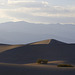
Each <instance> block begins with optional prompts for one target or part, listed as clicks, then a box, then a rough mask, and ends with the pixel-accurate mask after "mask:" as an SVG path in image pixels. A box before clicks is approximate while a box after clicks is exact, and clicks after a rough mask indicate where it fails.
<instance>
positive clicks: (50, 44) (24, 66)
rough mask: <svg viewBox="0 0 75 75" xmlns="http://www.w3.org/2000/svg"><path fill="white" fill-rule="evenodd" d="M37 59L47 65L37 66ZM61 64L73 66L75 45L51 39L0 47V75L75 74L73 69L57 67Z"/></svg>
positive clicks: (74, 62) (74, 63)
mask: <svg viewBox="0 0 75 75" xmlns="http://www.w3.org/2000/svg"><path fill="white" fill-rule="evenodd" d="M38 58H42V59H48V60H49V61H48V64H45V65H44V64H37V63H36V60H37V59H38ZM62 63H63V64H66V63H67V64H72V65H73V66H74V65H75V44H66V43H63V42H60V41H57V40H53V39H52V40H43V41H39V42H35V43H30V44H27V45H0V75H6V74H7V75H74V74H75V67H71V68H70V67H68V68H67V67H66V68H65V67H63V68H62V67H60V68H59V67H57V65H58V64H62Z"/></svg>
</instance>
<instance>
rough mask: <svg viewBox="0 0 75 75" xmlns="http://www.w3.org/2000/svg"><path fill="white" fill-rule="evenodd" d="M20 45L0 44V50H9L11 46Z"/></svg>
mask: <svg viewBox="0 0 75 75" xmlns="http://www.w3.org/2000/svg"><path fill="white" fill-rule="evenodd" d="M21 46H22V45H0V52H4V51H6V50H10V49H13V48H17V47H21Z"/></svg>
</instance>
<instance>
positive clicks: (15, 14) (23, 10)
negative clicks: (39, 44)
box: [0, 0, 75, 23]
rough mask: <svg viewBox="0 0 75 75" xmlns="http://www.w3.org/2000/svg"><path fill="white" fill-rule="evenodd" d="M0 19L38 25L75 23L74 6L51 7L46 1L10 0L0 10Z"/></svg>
mask: <svg viewBox="0 0 75 75" xmlns="http://www.w3.org/2000/svg"><path fill="white" fill-rule="evenodd" d="M0 14H1V15H0V17H2V18H4V17H5V18H6V17H7V18H9V19H11V20H12V21H21V20H22V21H27V22H36V23H75V22H74V19H75V7H74V6H70V7H69V6H64V7H63V6H51V5H50V4H49V2H46V1H36V0H28V1H26V0H22V1H21V0H17V1H16V0H14V1H12V0H9V1H8V4H7V5H3V7H2V8H0Z"/></svg>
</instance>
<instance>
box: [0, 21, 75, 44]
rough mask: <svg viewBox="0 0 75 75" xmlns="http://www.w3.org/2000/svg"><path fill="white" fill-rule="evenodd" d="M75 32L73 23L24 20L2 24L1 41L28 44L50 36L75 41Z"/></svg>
mask: <svg viewBox="0 0 75 75" xmlns="http://www.w3.org/2000/svg"><path fill="white" fill-rule="evenodd" d="M74 34H75V25H73V24H59V23H58V24H34V23H27V22H23V21H21V22H7V23H2V24H0V43H8V44H27V43H31V42H35V41H39V40H45V39H49V38H51V39H57V40H60V41H63V42H66V43H75V35H74Z"/></svg>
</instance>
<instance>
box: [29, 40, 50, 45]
mask: <svg viewBox="0 0 75 75" xmlns="http://www.w3.org/2000/svg"><path fill="white" fill-rule="evenodd" d="M50 42H51V40H50V39H49V40H43V41H39V42H35V43H32V44H30V45H37V44H49V43H50Z"/></svg>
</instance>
